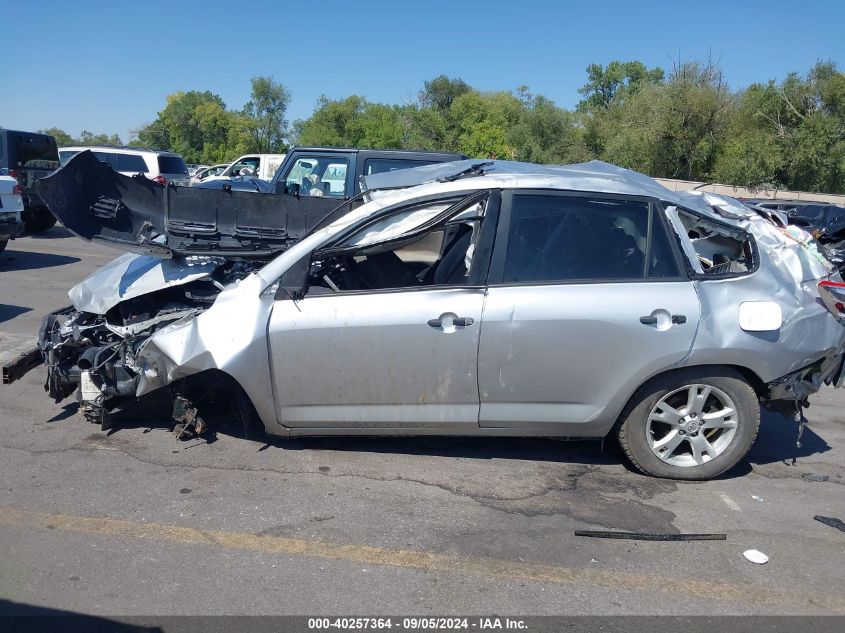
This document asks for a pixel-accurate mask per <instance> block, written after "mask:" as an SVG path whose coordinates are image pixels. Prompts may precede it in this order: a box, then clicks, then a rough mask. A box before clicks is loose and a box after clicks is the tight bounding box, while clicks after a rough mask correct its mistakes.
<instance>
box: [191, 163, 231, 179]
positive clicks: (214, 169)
mask: <svg viewBox="0 0 845 633" xmlns="http://www.w3.org/2000/svg"><path fill="white" fill-rule="evenodd" d="M228 166H229V164H228V163H223V164H221V165H212V166H211V167H206V168H204V169H200V170H198V171H197V172H196V173H195V174H194V175H192V176H191V183H192V184H194V183H197V182H202V181H203V180H205V179H206V178H208V177H210V176H217V175H218V174H220V173H222V172H223V171H224V170H225V169H226V168H227V167H228Z"/></svg>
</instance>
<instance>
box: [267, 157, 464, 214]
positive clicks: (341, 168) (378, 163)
mask: <svg viewBox="0 0 845 633" xmlns="http://www.w3.org/2000/svg"><path fill="white" fill-rule="evenodd" d="M464 158H466V156H464V155H463V154H447V153H435V152H409V151H405V150H373V149H342V148H337V149H332V148H325V147H297V148H294V149H292V150H291V151H290V152H289V153H288V155H287V158H286V159H285V162H284V163H282V165H281V166H280V167H279V169H278V170H277V171H276V175H275V176H274V178H273V180H272V188H271V191H274V192H275V193H286V194H293V195H296V196H307V197H315V198H320V197H325V198H331V199H334V200H336V201H340V200H344V199H349V198H351V197H353V196H355V195H357V194H359V193H360V192H361V185H360V183H361V178H363V177H364V176H372V175H373V174H380V173H383V172H386V171H395V170H397V169H407V168H409V167H422V166H423V165H432V164H434V163H446V162H450V161H453V160H462V159H464Z"/></svg>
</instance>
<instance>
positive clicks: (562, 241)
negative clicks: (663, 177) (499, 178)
mask: <svg viewBox="0 0 845 633" xmlns="http://www.w3.org/2000/svg"><path fill="white" fill-rule="evenodd" d="M512 200H513V202H512V205H511V213H510V224H509V227H508V237H507V248H506V252H505V257H504V267H503V274H502V281H503V282H504V283H534V282H536V283H550V282H561V283H566V282H573V281H626V280H637V279H646V278H655V277H657V278H661V277H662V278H667V277H669V278H671V277H678V276H679V274H680V273H679V269H678V264H677V260H676V259H675V255H674V252H673V251H672V249H671V246H670V244H669V240H668V237H667V235H666V234H665V228H664V226H663V224H662V223H661V222H659V221H658V217H657V215H656V214H655V212H654V209H653V207H652V205H650V204H649V203H648V202H647V201H643V200H626V199H615V198H613V199H611V198H601V197H576V196H555V195H528V194H516V195H514V196H513V198H512Z"/></svg>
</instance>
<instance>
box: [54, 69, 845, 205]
mask: <svg viewBox="0 0 845 633" xmlns="http://www.w3.org/2000/svg"><path fill="white" fill-rule="evenodd" d="M579 94H580V95H581V100H580V101H579V102H578V104H577V106H576V108H575V109H573V110H568V109H566V108H560V107H558V106H557V105H556V104H555V103H554V102H553V101H552V100H551V99H549V98H547V97H545V96H543V95H540V94H534V93H532V92H531V90H530V89H529V88H528V87H527V86H520V87H518V88H516V89H515V90H512V91H493V92H485V91H480V90H477V89H475V88H473V87H472V86H470V85H469V84H467V83H466V82H464V81H463V80H461V79H459V78H451V77H447V76H445V75H441V76H439V77H436V78H434V79H431V80H430V81H426V82H424V84H423V87H422V89H421V90H420V91H419V93H418V95H417V98H416V99H415V100H413V102H411V103H405V104H386V103H375V102H372V101H369V100H367V99H366V98H365V97H363V96H360V95H351V96H349V97H345V98H342V99H329V98H327V97H325V96H324V97H321V98H320V99H319V100H318V102H317V104H316V107H315V109H314V112H313V114H312V115H311V116H310V117H308V118H307V119H303V120H297V121H294V122H293V123H292V124H291V123H289V122H288V120H287V118H286V117H287V109H288V106H289V104H290V98H291V95H290V91H289V90H288V89H287V88H286V87H285V86H283V85H282V84H280V83H277V82H276V81H274V80H273V79H272V78H270V77H255V78H253V79H252V92H251V97H250V100H249V101H248V102H247V103H246V105H245V106H244V107H243V108H242V109H241V110H230V109H228V108H227V106H226V104H225V103H224V102H223V100H222V98H221V97H220V96H219V95H216V94H214V93H212V92H210V91H205V92H200V91H190V92H177V93H174V94H171V95H170V96H168V97H167V102H166V104H165V107H164V108H163V109H162V110H161V111H160V112H159V113H158V116H157V118H156V119H155V120H154V121H153V122H152V123H149V124H147V125H144V126H142V127H141V128H139V129H138V130H135V131H134V132H133V138H132V139H131V141H130V143H131V144H139V145H143V146H150V147H158V148H164V149H171V150H173V151H176V152H179V153H180V154H182V155H183V156H184V157H185V160H186V161H188V162H202V163H218V162H226V161H228V160H232V159H234V158H235V157H237V156H238V155H241V154H244V153H248V152H272V153H275V152H284V151H285V150H286V149H287V148H288V146H289V145H290V144H300V145H327V146H351V147H370V148H393V149H423V150H440V151H454V152H460V153H463V154H466V155H468V156H471V157H479V158H486V157H495V158H500V159H507V160H519V161H528V162H536V163H552V164H561V163H573V162H582V161H586V160H591V159H594V158H597V159H600V160H604V161H607V162H610V163H614V164H616V165H620V166H622V167H627V168H630V169H634V170H636V171H640V172H644V173H646V174H649V175H650V176H654V177H662V178H680V179H687V180H698V181H705V182H721V183H725V184H731V185H739V186H745V187H752V188H753V187H776V188H786V189H796V190H803V191H813V192H824V193H845V74H843V73H842V72H839V70H838V68H837V66H836V64H835V63H833V62H818V63H816V64H815V65H814V66H813V67H812V68H810V70H809V71H807V72H806V73H804V74H801V73H790V74H789V75H788V76H787V77H786V78H785V79H782V80H780V81H777V80H769V81H766V82H762V83H755V84H752V85H751V86H749V87H747V88H744V89H741V90H731V89H730V88H729V86H728V84H727V82H726V80H725V78H724V76H723V73H722V71H721V69H720V68H719V67H718V65H716V64H714V63H712V62H695V61H692V62H685V63H680V62H679V63H676V64H673V66H672V68H671V69H669V70H668V71H664V70H663V69H661V68H648V67H646V65H645V64H643V63H642V62H639V61H631V62H621V61H613V62H610V63H609V64H607V65H600V64H591V65H590V66H588V67H587V78H586V83H585V84H584V85H583V87H582V88H580V90H579ZM47 131H48V132H50V133H52V134H54V135H55V136H56V137H57V139H59V144H60V145H61V144H70V142H71V141H73V142H74V143H79V144H90V143H92V142H94V141H96V142H109V143H113V142H114V141H117V142H118V143H119V142H120V139H119V138H118V137H117V136H115V135H112V136H111V137H107V136H106V135H102V134H98V135H94V134H92V133H90V132H87V131H85V132H83V133H82V138H80V139H71V138H70V137H69V136H68V135H67V134H66V133H64V132H63V131H62V130H57V129H55V128H54V129H52V130H47Z"/></svg>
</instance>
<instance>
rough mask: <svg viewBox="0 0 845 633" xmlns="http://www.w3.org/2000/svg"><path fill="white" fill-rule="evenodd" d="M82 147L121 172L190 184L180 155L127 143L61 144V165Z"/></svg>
mask: <svg viewBox="0 0 845 633" xmlns="http://www.w3.org/2000/svg"><path fill="white" fill-rule="evenodd" d="M85 150H90V151H91V152H92V153H93V154H94V156H96V157H97V159H98V160H101V161H102V162H104V163H106V164H107V165H109V166H110V167H111V168H112V169H114V170H115V171H116V172H118V173H121V174H123V175H124V176H133V175H135V174H143V175H144V176H146V177H147V178H149V179H150V180H154V181H155V182H157V183H160V184H162V185H166V184H174V185H182V186H186V187H187V186H188V185H190V184H191V179H190V176H188V166H187V165H185V161H184V160H183V159H182V157H181V156H180V155H179V154H176V153H174V152H165V151H162V150H157V149H146V148H144V147H131V146H128V145H123V146H120V147H117V146H110V145H91V146H76V147H62V148H60V149H59V160H60V161H61V164H62V165H66V164H67V162H68V161H69V160H70V159H71V158H73V157H74V156H76V155H77V154H78V153H80V152H84V151H85Z"/></svg>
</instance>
